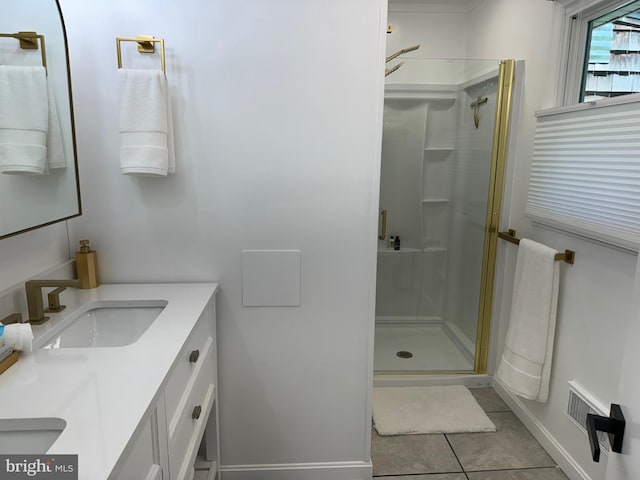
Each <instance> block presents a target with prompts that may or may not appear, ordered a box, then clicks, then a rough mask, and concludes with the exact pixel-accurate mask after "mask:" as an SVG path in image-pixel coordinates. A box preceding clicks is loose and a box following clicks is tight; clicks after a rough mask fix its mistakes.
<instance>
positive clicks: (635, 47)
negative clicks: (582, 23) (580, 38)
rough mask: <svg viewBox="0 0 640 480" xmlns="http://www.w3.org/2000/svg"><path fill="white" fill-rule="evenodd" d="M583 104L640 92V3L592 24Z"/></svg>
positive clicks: (581, 99) (589, 31)
mask: <svg viewBox="0 0 640 480" xmlns="http://www.w3.org/2000/svg"><path fill="white" fill-rule="evenodd" d="M584 58H585V60H584V66H583V69H582V86H581V89H580V98H579V101H580V102H588V101H593V100H599V99H601V98H607V97H617V96H620V95H628V94H630V93H637V92H640V0H636V1H634V2H631V3H629V4H627V5H623V6H620V7H618V8H616V9H614V10H612V11H610V12H607V13H606V14H604V15H601V16H599V17H597V18H594V19H592V20H590V21H588V26H587V42H586V49H585V57H584Z"/></svg>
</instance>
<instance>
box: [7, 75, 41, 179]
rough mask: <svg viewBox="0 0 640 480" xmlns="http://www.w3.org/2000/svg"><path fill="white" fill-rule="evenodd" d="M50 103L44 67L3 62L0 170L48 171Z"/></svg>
mask: <svg viewBox="0 0 640 480" xmlns="http://www.w3.org/2000/svg"><path fill="white" fill-rule="evenodd" d="M48 102H49V100H48V95H47V76H46V72H45V69H44V67H16V66H10V65H0V173H11V174H43V173H46V172H47V166H46V161H47V147H46V142H47V130H48V125H49V104H48Z"/></svg>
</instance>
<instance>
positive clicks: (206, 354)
mask: <svg viewBox="0 0 640 480" xmlns="http://www.w3.org/2000/svg"><path fill="white" fill-rule="evenodd" d="M216 290H217V285H216V284H175V285H172V284H163V285H102V286H100V287H98V288H96V289H92V290H77V289H69V290H67V291H66V292H64V293H63V294H62V295H61V301H62V303H64V304H66V305H67V308H66V309H65V310H64V311H62V312H60V313H51V314H48V315H49V316H50V317H51V318H50V320H49V321H48V322H47V323H45V324H43V325H41V326H36V327H34V328H33V330H34V334H35V335H36V340H35V343H34V351H33V353H31V354H22V355H21V357H20V359H19V360H18V362H17V363H16V364H15V365H13V366H12V367H11V368H10V369H8V370H7V371H6V372H5V373H4V374H2V375H0V405H2V413H0V436H4V437H5V438H9V436H10V435H16V439H17V440H16V442H17V443H15V444H14V445H15V447H14V448H16V450H15V451H13V452H11V451H8V450H4V449H6V448H7V447H6V443H5V446H4V447H2V444H1V443H0V447H2V448H3V451H2V452H1V453H22V454H26V453H40V454H44V453H46V454H47V455H51V456H54V455H60V454H77V455H78V463H79V468H78V472H79V476H78V478H79V479H81V480H102V479H104V480H106V479H109V480H111V479H118V480H138V479H140V480H160V479H163V480H167V479H169V480H178V479H180V480H182V479H187V480H190V479H192V478H194V474H196V472H195V471H194V468H195V466H196V463H198V471H197V476H196V478H198V479H200V478H202V479H205V478H206V479H214V478H216V477H217V475H218V458H219V438H218V428H217V417H218V415H217V411H218V406H217V401H216V398H217V373H216V371H217V368H216V350H217V349H216V315H215V310H216V309H215V294H216ZM138 308H140V309H141V310H144V309H146V310H149V311H151V317H153V318H151V317H149V319H146V320H145V319H142V320H140V319H136V320H132V321H131V322H130V323H129V324H128V325H127V323H126V322H124V323H123V324H122V323H121V324H120V326H119V327H118V328H117V329H113V328H111V327H110V325H111V321H110V319H115V320H116V321H122V319H121V318H119V316H122V315H129V314H130V313H131V312H132V311H133V312H135V311H136V310H137V309H138ZM119 309H122V310H119ZM143 316H144V315H143ZM110 328H111V329H110ZM114 345H119V346H114ZM24 435H31V437H32V438H31V439H30V440H29V441H28V442H23V443H22V444H19V442H18V440H19V439H20V438H24ZM51 442H53V443H51ZM9 443H10V442H9ZM25 445H30V446H31V447H30V448H32V449H33V451H24V449H25V448H26V447H25ZM38 450H40V451H38Z"/></svg>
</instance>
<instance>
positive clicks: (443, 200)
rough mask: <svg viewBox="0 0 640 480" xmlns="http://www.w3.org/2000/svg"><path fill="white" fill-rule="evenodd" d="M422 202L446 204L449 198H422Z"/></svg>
mask: <svg viewBox="0 0 640 480" xmlns="http://www.w3.org/2000/svg"><path fill="white" fill-rule="evenodd" d="M422 203H424V204H427V205H439V204H447V203H449V199H448V198H425V199H423V200H422Z"/></svg>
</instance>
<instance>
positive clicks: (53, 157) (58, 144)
mask: <svg viewBox="0 0 640 480" xmlns="http://www.w3.org/2000/svg"><path fill="white" fill-rule="evenodd" d="M47 93H48V96H49V129H48V130H47V163H46V169H45V170H50V169H55V168H65V167H66V166H67V156H66V155H65V154H64V142H63V140H62V129H61V128H60V119H59V118H58V107H56V97H55V95H54V93H53V87H52V85H51V81H50V80H49V77H47Z"/></svg>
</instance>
